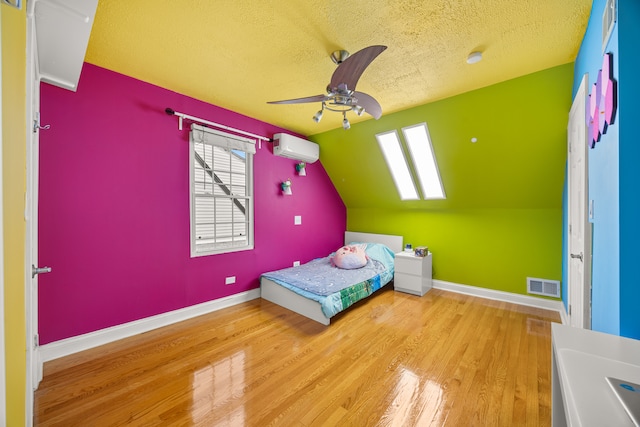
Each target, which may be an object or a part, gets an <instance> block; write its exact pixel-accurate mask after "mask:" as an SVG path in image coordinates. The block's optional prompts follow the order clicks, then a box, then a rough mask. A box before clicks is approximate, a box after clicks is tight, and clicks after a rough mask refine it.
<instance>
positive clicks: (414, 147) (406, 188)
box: [376, 123, 445, 200]
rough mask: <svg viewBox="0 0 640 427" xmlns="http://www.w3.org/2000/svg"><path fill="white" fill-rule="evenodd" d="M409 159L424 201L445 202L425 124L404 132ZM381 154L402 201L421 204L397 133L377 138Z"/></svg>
mask: <svg viewBox="0 0 640 427" xmlns="http://www.w3.org/2000/svg"><path fill="white" fill-rule="evenodd" d="M402 133H403V135H404V140H405V143H406V145H407V147H408V152H409V156H410V157H411V159H412V161H413V167H414V173H415V174H416V176H417V178H418V179H417V181H418V182H419V183H420V188H421V192H422V197H423V198H424V199H444V198H445V195H444V188H443V187H442V181H441V180H440V174H439V172H438V164H437V162H436V158H435V154H434V152H433V147H432V145H431V138H430V137H429V130H428V129H427V124H426V123H420V124H418V125H413V126H407V127H405V128H402ZM376 139H377V140H378V144H379V145H380V149H381V150H382V154H383V155H384V158H385V160H386V162H387V166H388V167H389V170H390V171H391V175H392V177H393V180H394V182H395V184H396V188H397V189H398V193H399V194H400V199H401V200H418V199H420V196H419V195H418V192H417V190H416V186H415V181H414V178H413V176H412V174H411V171H410V170H409V165H408V163H407V158H406V157H405V155H404V152H403V149H402V145H401V143H400V139H399V138H398V132H396V131H395V130H393V131H389V132H384V133H379V134H377V135H376Z"/></svg>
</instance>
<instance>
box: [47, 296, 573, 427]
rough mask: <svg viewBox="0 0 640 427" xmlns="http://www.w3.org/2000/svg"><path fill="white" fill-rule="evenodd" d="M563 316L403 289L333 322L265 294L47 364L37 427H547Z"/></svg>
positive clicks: (365, 303)
mask: <svg viewBox="0 0 640 427" xmlns="http://www.w3.org/2000/svg"><path fill="white" fill-rule="evenodd" d="M559 321H560V318H559V316H558V314H557V313H555V312H551V311H546V310H541V309H535V308H530V307H525V306H519V305H515V304H509V303H503V302H497V301H491V300H485V299H481V298H475V297H471V296H465V295H460V294H455V293H450V292H445V291H441V290H435V289H433V290H431V291H430V292H429V293H427V294H426V295H425V296H423V297H421V298H420V297H417V296H412V295H408V294H403V293H400V292H395V291H393V288H392V287H391V286H389V285H388V286H387V287H385V288H383V289H382V290H381V291H379V292H377V293H376V294H374V296H372V297H370V298H368V299H367V300H365V301H363V302H361V303H358V304H356V305H355V306H353V307H352V308H351V309H349V310H347V311H346V312H344V313H341V314H339V315H338V316H336V317H335V318H334V319H333V320H332V324H331V325H330V326H328V327H325V326H322V325H320V324H318V323H315V322H313V321H310V320H308V319H306V318H304V317H302V316H300V315H298V314H295V313H293V312H291V311H288V310H286V309H284V308H281V307H279V306H276V305H274V304H272V303H270V302H268V301H264V300H261V299H258V300H254V301H250V302H247V303H243V304H241V305H238V306H235V307H231V308H228V309H225V310H221V311H218V312H215V313H211V314H208V315H205V316H201V317H198V318H196V319H191V320H188V321H185V322H182V323H180V324H176V325H172V326H168V327H165V328H162V329H158V330H155V331H151V332H148V333H145V334H141V335H138V336H136V337H132V338H128V339H125V340H121V341H118V342H115V343H111V344H108V345H105V346H102V347H98V348H95V349H91V350H87V351H84V352H82V353H77V354H74V355H71V356H67V357H65V358H61V359H57V360H53V361H50V362H47V363H46V364H45V366H44V379H43V381H42V383H41V384H40V387H39V389H38V390H37V391H36V396H35V409H34V413H35V420H34V424H35V425H36V426H65V427H67V426H123V425H132V426H156V425H157V426H160V425H162V426H165V425H176V426H191V425H194V426H445V425H446V426H536V427H539V426H548V425H550V424H551V409H550V406H551V385H550V384H551V383H550V381H551V374H550V368H551V360H550V357H551V327H550V322H559Z"/></svg>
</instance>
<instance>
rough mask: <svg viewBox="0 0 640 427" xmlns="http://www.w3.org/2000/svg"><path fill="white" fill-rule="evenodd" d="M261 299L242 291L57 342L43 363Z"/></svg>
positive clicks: (43, 350)
mask: <svg viewBox="0 0 640 427" xmlns="http://www.w3.org/2000/svg"><path fill="white" fill-rule="evenodd" d="M257 298H260V289H252V290H250V291H246V292H241V293H239V294H235V295H231V296H228V297H224V298H219V299H216V300H213V301H207V302H204V303H202V304H197V305H193V306H191V307H185V308H181V309H179V310H174V311H169V312H167V313H162V314H158V315H156V316H151V317H146V318H144V319H140V320H136V321H133V322H128V323H124V324H122V325H117V326H112V327H110V328H105V329H101V330H99V331H95V332H90V333H88V334H83V335H78V336H76V337H71V338H67V339H64V340H60V341H55V342H52V343H49V344H45V345H42V346H40V347H39V348H38V350H39V351H38V352H39V357H40V360H41V361H42V362H43V363H44V362H48V361H50V360H54V359H58V358H60V357H64V356H68V355H70V354H73V353H77V352H80V351H83V350H88V349H90V348H93V347H98V346H100V345H103V344H108V343H110V342H113V341H117V340H120V339H123V338H129V337H132V336H134V335H138V334H141V333H144V332H149V331H152V330H154V329H157V328H161V327H163V326H168V325H171V324H174V323H178V322H181V321H183V320H187V319H191V318H193V317H197V316H201V315H203V314H207V313H211V312H214V311H217V310H221V309H223V308H227V307H231V306H234V305H237V304H240V303H243V302H247V301H251V300H254V299H257Z"/></svg>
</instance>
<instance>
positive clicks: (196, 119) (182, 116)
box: [164, 108, 273, 142]
mask: <svg viewBox="0 0 640 427" xmlns="http://www.w3.org/2000/svg"><path fill="white" fill-rule="evenodd" d="M164 112H165V113H167V114H168V115H170V116H178V129H179V130H182V119H187V120H191V121H193V122H197V123H203V124H205V125H209V126H213V127H217V128H220V129H224V130H228V131H231V132H235V133H239V134H240V135H246V136H251V137H253V138H257V139H259V140H261V141H269V142H273V139H272V138H267V137H266V136H260V135H256V134H255V133H251V132H245V131H243V130H240V129H236V128H232V127H229V126H225V125H221V124H219V123H215V122H210V121H209V120H205V119H201V118H199V117H194V116H190V115H188V114H184V113H178V112H177V111H174V110H173V109H171V108H165V110H164Z"/></svg>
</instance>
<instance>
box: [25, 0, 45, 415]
mask: <svg viewBox="0 0 640 427" xmlns="http://www.w3.org/2000/svg"><path fill="white" fill-rule="evenodd" d="M34 3H35V2H29V4H28V5H27V8H28V9H27V70H26V75H27V150H26V157H27V166H26V167H27V171H26V175H27V188H26V197H25V202H26V207H25V222H26V250H25V267H26V271H25V284H26V286H25V289H26V299H27V304H26V307H27V308H26V310H27V313H26V317H27V401H26V406H27V411H28V417H27V423H28V425H31V423H32V411H33V392H34V390H35V389H36V388H38V384H39V383H40V381H41V380H42V360H41V358H40V355H39V352H38V344H39V343H38V274H37V273H38V272H40V273H42V272H45V271H46V269H41V268H38V267H40V266H39V265H38V164H39V162H38V153H39V132H40V129H39V126H38V125H39V110H40V80H39V75H38V63H37V44H36V33H35V32H36V27H35V16H34V13H33V12H34Z"/></svg>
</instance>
